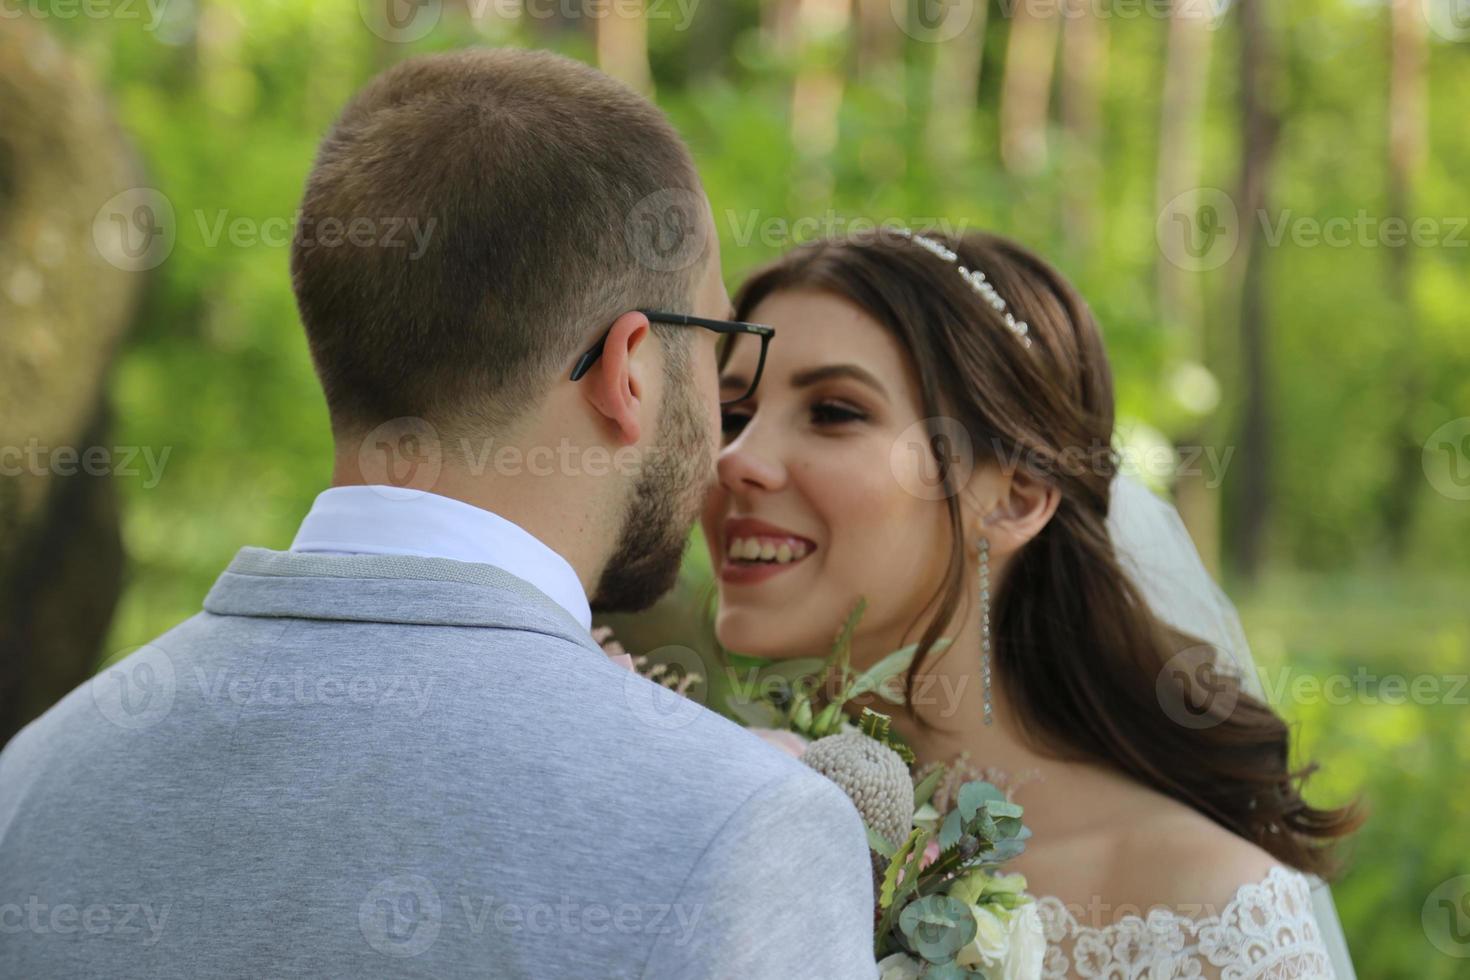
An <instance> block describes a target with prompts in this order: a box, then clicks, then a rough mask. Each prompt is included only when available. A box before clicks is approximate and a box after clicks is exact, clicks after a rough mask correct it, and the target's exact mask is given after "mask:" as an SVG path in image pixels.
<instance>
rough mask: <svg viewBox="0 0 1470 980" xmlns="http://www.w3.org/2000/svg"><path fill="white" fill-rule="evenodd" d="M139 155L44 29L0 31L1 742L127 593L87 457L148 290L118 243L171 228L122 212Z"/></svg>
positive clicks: (72, 680)
mask: <svg viewBox="0 0 1470 980" xmlns="http://www.w3.org/2000/svg"><path fill="white" fill-rule="evenodd" d="M132 159H133V158H132V155H131V153H130V151H129V148H128V146H127V144H126V141H125V140H124V138H123V136H122V134H121V133H120V132H119V131H118V129H117V128H116V125H115V124H114V122H113V121H112V119H111V116H110V113H109V110H108V109H107V107H106V106H105V105H104V104H103V101H102V99H101V98H100V97H99V96H98V94H97V93H96V91H95V90H94V88H93V87H92V85H91V82H90V80H89V79H87V78H85V77H84V76H83V75H82V74H81V73H80V72H79V70H78V68H77V66H76V64H75V63H74V62H73V61H72V60H71V59H70V58H69V57H68V56H67V54H66V53H65V52H64V51H63V50H62V49H61V48H60V47H59V46H58V45H57V44H56V43H55V42H54V41H53V40H52V39H51V38H50V36H49V35H48V34H47V33H46V32H45V31H44V30H42V29H41V28H40V27H39V26H38V25H37V24H36V23H35V22H33V21H28V20H26V19H23V18H22V19H19V20H11V21H8V22H7V24H6V26H5V29H4V31H3V32H0V324H3V325H4V329H3V330H0V743H3V742H4V741H7V740H8V739H9V738H10V736H11V735H13V734H14V733H15V732H16V731H18V730H19V729H20V728H21V727H22V726H23V725H25V723H26V722H28V721H30V720H31V719H32V718H34V717H36V716H37V715H39V714H40V713H41V712H42V711H44V710H45V709H46V708H47V707H49V706H50V705H51V704H52V703H54V702H55V701H56V700H57V699H58V698H59V697H61V696H62V695H63V694H65V693H66V692H67V691H68V690H70V689H71V688H73V687H75V686H76V685H77V684H79V683H81V682H82V681H84V680H86V679H87V678H88V677H89V676H91V674H92V671H93V669H94V667H95V666H96V664H97V663H98V662H99V660H100V653H101V644H102V642H103V639H104V637H105V635H106V632H107V627H108V623H109V621H110V620H111V616H112V610H113V607H114V605H115V604H116V601H117V597H118V594H119V592H120V590H121V583H122V558H123V555H122V546H121V541H120V537H119V530H118V509H117V491H116V485H115V483H114V482H113V480H112V478H111V477H110V476H109V475H108V473H107V472H103V473H101V475H95V474H97V472H98V471H99V469H100V467H99V465H98V464H97V463H96V462H95V459H96V457H95V455H94V456H93V460H94V461H93V462H92V463H91V464H90V465H88V464H86V460H87V459H88V456H87V450H88V449H89V447H105V448H107V449H108V450H109V452H110V443H109V442H108V434H107V425H106V418H107V412H106V407H105V406H106V401H105V397H104V385H105V382H106V376H107V372H108V369H109V367H110V364H111V361H112V357H113V352H114V350H115V348H116V345H117V342H118V340H119V338H120V337H121V336H122V334H123V332H124V331H125V329H126V327H127V325H128V323H129V322H130V320H131V319H132V317H133V313H134V309H135V305H136V302H137V298H138V294H139V292H140V286H141V281H140V273H139V272H136V271H127V268H128V266H129V264H130V262H129V260H130V257H131V256H134V255H136V254H137V253H130V252H127V251H123V252H118V251H115V250H112V249H111V248H110V246H109V242H108V240H107V236H108V235H109V234H112V235H114V244H115V236H116V234H117V233H118V232H119V231H120V230H123V231H129V232H131V231H133V230H134V228H129V227H127V225H126V224H125V222H132V223H133V225H134V227H135V228H138V227H142V226H143V225H145V224H146V225H147V227H148V228H149V229H150V230H156V228H155V226H154V222H171V216H168V215H159V214H157V213H155V212H154V211H151V210H148V205H147V200H146V199H145V198H126V199H125V200H127V202H128V203H127V206H126V207H125V208H123V207H118V206H117V204H116V203H115V202H117V201H118V200H119V198H118V196H117V195H119V194H121V193H122V192H124V191H128V190H129V189H130V188H133V187H134V186H135V185H136V184H137V183H138V177H137V169H136V167H135V166H134V164H133V162H132ZM145 212H146V213H145ZM114 217H116V218H121V219H123V221H120V222H117V223H114V222H112V221H110V220H109V219H111V218H114ZM170 233H171V232H170ZM148 240H149V241H151V240H152V239H151V238H149V239H148ZM169 241H171V238H170V239H169ZM99 249H108V251H107V255H108V256H109V258H108V259H106V260H105V259H104V258H103V253H102V252H99ZM134 267H136V265H135V266H134ZM111 458H112V461H113V462H114V463H118V462H119V461H118V459H117V457H115V456H113V457H111ZM89 469H90V470H91V471H92V473H93V475H88V472H87V470H89Z"/></svg>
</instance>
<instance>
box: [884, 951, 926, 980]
mask: <svg viewBox="0 0 1470 980" xmlns="http://www.w3.org/2000/svg"><path fill="white" fill-rule="evenodd" d="M920 972H922V970H921V967H920V966H919V961H918V960H916V959H914V958H913V957H912V956H910V955H909V954H907V953H893V954H891V955H889V956H885V957H883V958H882V959H881V960H879V961H878V980H919V974H920Z"/></svg>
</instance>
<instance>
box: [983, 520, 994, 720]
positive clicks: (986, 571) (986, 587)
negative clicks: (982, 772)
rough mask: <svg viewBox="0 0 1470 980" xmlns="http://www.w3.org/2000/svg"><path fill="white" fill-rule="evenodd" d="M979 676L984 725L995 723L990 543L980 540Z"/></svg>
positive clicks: (986, 540)
mask: <svg viewBox="0 0 1470 980" xmlns="http://www.w3.org/2000/svg"><path fill="white" fill-rule="evenodd" d="M980 676H981V678H982V679H983V680H984V682H985V724H987V725H989V724H991V723H993V722H994V721H995V718H994V715H993V711H992V709H991V706H990V541H989V540H988V539H986V538H981V539H980Z"/></svg>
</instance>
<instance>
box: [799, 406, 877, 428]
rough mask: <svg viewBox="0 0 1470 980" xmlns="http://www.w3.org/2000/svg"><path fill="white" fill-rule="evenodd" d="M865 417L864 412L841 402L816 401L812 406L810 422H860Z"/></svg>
mask: <svg viewBox="0 0 1470 980" xmlns="http://www.w3.org/2000/svg"><path fill="white" fill-rule="evenodd" d="M867 417H868V416H867V414H866V413H864V412H861V411H859V410H858V409H855V408H853V407H851V406H850V405H844V404H842V403H841V402H831V401H825V402H817V403H816V404H815V405H813V406H812V422H813V423H814V424H816V425H821V426H834V425H844V424H846V423H849V422H861V421H863V420H865V419H866V418H867Z"/></svg>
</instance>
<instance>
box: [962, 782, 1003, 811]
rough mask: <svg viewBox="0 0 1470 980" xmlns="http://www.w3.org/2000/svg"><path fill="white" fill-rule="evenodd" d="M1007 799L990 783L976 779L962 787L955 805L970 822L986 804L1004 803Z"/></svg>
mask: <svg viewBox="0 0 1470 980" xmlns="http://www.w3.org/2000/svg"><path fill="white" fill-rule="evenodd" d="M1005 798H1006V795H1005V794H1004V793H1002V792H1001V791H1000V790H999V789H997V788H996V787H994V786H992V785H991V784H990V783H987V782H984V781H983V780H979V779H976V780H972V781H971V782H968V783H965V784H964V785H963V786H961V787H960V791H959V794H958V795H957V796H956V798H955V805H956V807H957V808H958V809H959V811H960V812H961V813H963V814H964V815H965V819H966V820H970V819H971V818H973V817H974V816H975V811H976V810H979V809H980V808H981V807H982V806H984V805H985V804H987V803H991V802H996V803H1004V802H1005Z"/></svg>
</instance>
